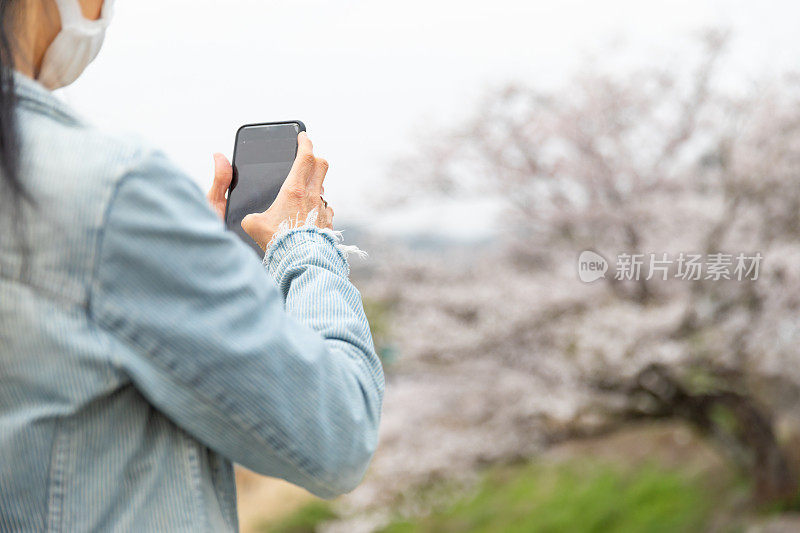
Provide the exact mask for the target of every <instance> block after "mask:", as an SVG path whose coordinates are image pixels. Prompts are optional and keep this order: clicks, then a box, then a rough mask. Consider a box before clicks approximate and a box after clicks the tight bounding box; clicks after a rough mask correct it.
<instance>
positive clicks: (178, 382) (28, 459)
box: [0, 75, 384, 532]
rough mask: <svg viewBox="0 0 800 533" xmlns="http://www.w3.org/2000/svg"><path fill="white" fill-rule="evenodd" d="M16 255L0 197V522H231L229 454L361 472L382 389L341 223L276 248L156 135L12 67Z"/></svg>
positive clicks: (282, 468) (332, 490)
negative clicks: (251, 235)
mask: <svg viewBox="0 0 800 533" xmlns="http://www.w3.org/2000/svg"><path fill="white" fill-rule="evenodd" d="M16 83H17V94H18V98H19V104H18V116H19V124H20V129H21V132H20V133H21V137H22V147H23V149H22V161H21V178H22V181H23V182H24V184H25V187H26V188H27V190H28V191H29V192H30V194H31V196H32V197H33V198H34V200H35V201H36V203H37V205H36V206H35V207H30V206H27V205H26V206H25V207H24V212H23V218H22V220H23V221H24V222H23V224H22V226H21V228H20V230H21V231H22V232H23V233H24V241H25V242H26V243H27V245H28V247H29V253H28V263H27V266H26V271H27V273H28V279H24V278H23V277H21V275H20V272H21V270H22V261H23V259H22V254H21V252H20V247H19V243H20V241H19V239H18V238H17V237H15V236H14V234H15V233H16V230H15V229H14V228H15V226H14V224H13V221H12V220H11V216H12V213H11V211H10V210H9V209H8V208H7V204H3V205H4V207H3V209H2V211H0V228H2V231H0V531H69V532H73V531H109V530H113V531H193V532H201V531H215V532H216V531H234V530H236V529H237V517H236V503H235V499H236V494H235V487H234V476H233V469H232V466H231V463H232V462H236V463H240V464H242V465H244V466H245V467H247V468H250V469H252V470H254V471H256V472H260V473H262V474H267V475H270V476H276V477H281V478H284V479H286V480H288V481H290V482H292V483H296V484H298V485H300V486H302V487H305V488H307V489H308V490H310V491H311V492H313V493H315V494H317V495H320V496H322V497H333V496H336V495H338V494H341V493H344V492H347V491H349V490H351V489H352V488H354V487H355V486H356V485H357V484H358V482H359V481H360V480H361V478H362V476H363V474H364V471H365V469H366V467H367V464H368V462H369V460H370V458H371V456H372V453H373V451H374V448H375V445H376V440H377V428H378V422H379V418H380V411H381V402H382V396H383V387H384V382H383V373H382V369H381V365H380V362H379V360H378V358H377V357H376V355H375V350H374V348H373V344H372V339H371V336H370V331H369V326H368V324H367V320H366V318H365V315H364V311H363V308H362V304H361V298H360V295H359V293H358V291H357V290H356V289H355V287H353V285H352V284H351V283H350V282H349V281H348V274H349V269H348V265H347V262H346V260H345V259H344V258H343V257H342V255H341V253H340V252H339V251H338V250H337V248H336V247H335V246H334V238H333V236H332V235H330V234H326V233H324V232H321V231H319V230H317V229H312V228H301V229H295V230H292V231H290V232H289V233H288V234H285V235H284V236H283V237H282V238H280V239H279V240H278V241H277V242H276V243H274V244H273V246H272V247H271V249H270V250H269V251H268V257H267V260H266V262H265V265H262V264H261V262H259V260H258V258H257V257H256V256H255V255H254V254H253V252H252V250H250V249H249V248H248V247H247V246H246V245H245V244H243V243H242V242H240V241H239V239H238V238H237V237H236V236H235V235H234V234H233V233H231V232H228V231H226V230H225V228H224V226H223V223H222V222H221V221H220V220H219V219H218V218H217V216H216V215H215V214H214V213H213V212H212V210H211V209H210V207H209V206H208V205H207V204H206V200H205V197H204V195H203V193H202V191H200V189H199V188H198V186H197V185H196V184H195V183H194V182H193V181H192V180H191V179H190V178H189V177H187V176H186V175H185V174H183V173H182V172H181V171H179V170H178V169H176V168H175V167H174V166H173V165H172V164H170V162H169V161H168V160H167V158H166V157H164V155H162V154H161V153H159V152H158V151H153V150H150V149H148V148H146V147H143V146H142V145H141V144H140V143H137V142H132V141H130V140H125V139H119V138H115V137H112V136H109V135H106V134H103V133H101V132H99V131H97V130H96V129H93V128H92V127H90V126H88V125H87V124H86V123H85V122H83V121H82V120H81V119H79V118H78V117H76V116H75V114H74V113H73V112H71V111H70V110H69V109H68V108H67V107H66V106H65V105H64V104H63V103H61V102H60V101H59V100H58V99H57V98H55V97H54V96H52V95H51V94H50V93H49V92H47V91H46V90H45V89H43V88H42V87H41V86H39V85H38V84H37V83H35V82H33V81H31V80H29V79H27V78H24V77H22V76H19V75H18V76H16Z"/></svg>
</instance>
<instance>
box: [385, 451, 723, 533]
mask: <svg viewBox="0 0 800 533" xmlns="http://www.w3.org/2000/svg"><path fill="white" fill-rule="evenodd" d="M717 500H718V498H717V497H715V495H714V494H709V493H708V491H706V490H704V488H703V487H702V485H701V483H700V482H699V481H696V480H692V479H690V478H688V477H687V476H686V475H685V474H681V473H677V472H669V471H665V470H661V469H658V468H655V467H646V468H642V469H639V470H635V471H633V470H624V469H620V468H618V467H611V466H598V465H587V464H578V463H570V464H564V465H557V466H556V465H550V466H540V465H535V464H534V465H528V466H524V467H517V468H513V469H511V468H504V469H496V470H492V471H491V472H489V473H488V474H487V475H486V477H485V478H484V480H483V482H482V483H481V484H480V486H479V487H478V489H477V491H476V492H475V493H474V494H473V495H472V496H470V497H467V498H464V499H461V500H459V501H457V502H455V503H453V504H451V505H450V506H449V507H447V508H444V509H440V510H438V511H434V512H433V513H432V514H430V515H428V516H425V517H422V518H418V519H412V520H398V521H397V522H395V523H393V524H391V525H390V526H389V527H387V528H385V529H384V531H383V533H426V532H431V533H433V532H436V533H447V532H459V533H461V532H482V533H495V532H496V533H522V532H525V533H528V532H609V533H614V532H616V533H633V532H648V533H659V532H662V533H666V532H692V531H703V530H704V529H705V527H706V525H707V524H708V521H709V519H710V517H711V513H712V511H713V507H714V505H715V503H717Z"/></svg>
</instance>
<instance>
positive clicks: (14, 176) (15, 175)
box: [0, 0, 26, 203]
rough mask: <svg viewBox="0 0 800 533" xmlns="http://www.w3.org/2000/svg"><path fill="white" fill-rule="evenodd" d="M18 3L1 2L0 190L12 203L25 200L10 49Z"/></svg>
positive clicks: (12, 1) (8, 0)
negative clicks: (20, 166)
mask: <svg viewBox="0 0 800 533" xmlns="http://www.w3.org/2000/svg"><path fill="white" fill-rule="evenodd" d="M17 1H18V0H0V180H2V185H3V187H0V190H2V191H3V193H10V196H11V199H12V202H13V199H15V198H18V197H20V196H26V194H25V190H24V188H23V186H22V182H21V181H20V177H19V137H18V134H17V124H16V97H15V94H14V54H13V51H12V49H11V42H12V35H11V31H12V29H13V27H12V25H13V22H14V20H13V19H14V18H15V17H14V8H15V7H16V6H15V5H14V4H16V3H17ZM3 196H6V194H3ZM13 203H16V202H13Z"/></svg>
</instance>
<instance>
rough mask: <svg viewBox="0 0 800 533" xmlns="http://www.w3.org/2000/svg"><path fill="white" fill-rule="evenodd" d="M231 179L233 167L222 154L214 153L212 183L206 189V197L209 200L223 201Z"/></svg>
mask: <svg viewBox="0 0 800 533" xmlns="http://www.w3.org/2000/svg"><path fill="white" fill-rule="evenodd" d="M232 179H233V167H232V166H231V163H230V161H228V158H227V157H225V156H224V155H222V154H220V153H217V154H214V183H213V184H212V185H211V190H210V191H208V199H209V200H210V201H211V202H223V201H225V192H226V191H227V190H228V187H230V186H231V180H232Z"/></svg>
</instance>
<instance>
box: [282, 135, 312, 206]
mask: <svg viewBox="0 0 800 533" xmlns="http://www.w3.org/2000/svg"><path fill="white" fill-rule="evenodd" d="M316 163H317V159H316V158H315V157H314V146H313V145H312V144H311V140H310V139H309V138H308V135H306V132H304V131H303V132H300V134H299V135H298V136H297V157H295V159H294V163H293V164H292V169H291V170H290V171H289V176H288V177H287V178H286V181H285V182H284V186H285V187H287V188H288V189H289V190H290V191H291V190H295V191H300V190H302V191H303V192H305V188H306V187H307V186H308V182H309V180H310V179H311V176H312V175H313V174H314V167H315V166H316Z"/></svg>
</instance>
